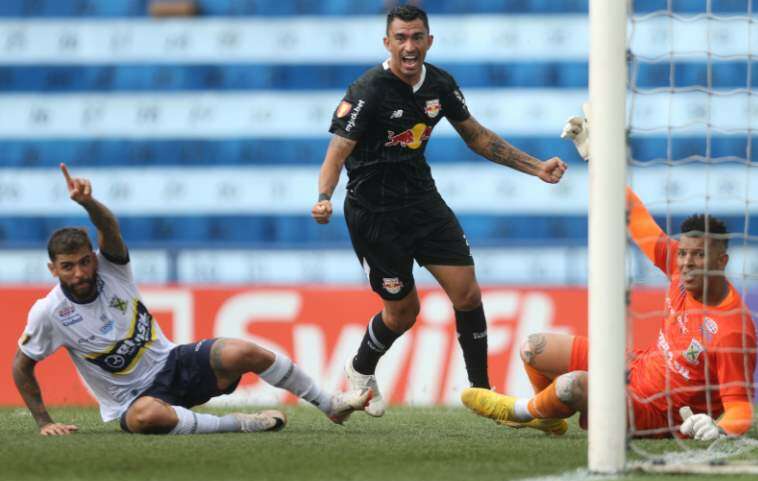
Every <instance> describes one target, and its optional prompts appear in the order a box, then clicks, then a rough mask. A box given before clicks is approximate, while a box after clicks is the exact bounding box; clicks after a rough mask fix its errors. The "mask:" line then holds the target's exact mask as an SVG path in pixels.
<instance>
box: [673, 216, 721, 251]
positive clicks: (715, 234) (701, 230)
mask: <svg viewBox="0 0 758 481" xmlns="http://www.w3.org/2000/svg"><path fill="white" fill-rule="evenodd" d="M681 232H682V235H686V236H689V237H702V236H703V235H708V236H709V237H710V238H711V239H713V240H714V241H716V242H720V243H721V245H722V246H723V247H724V250H726V249H727V247H729V232H728V231H727V229H726V223H724V221H722V220H720V219H717V218H716V217H713V216H710V215H707V214H694V215H691V216H689V217H687V218H686V219H684V221H683V222H682V227H681Z"/></svg>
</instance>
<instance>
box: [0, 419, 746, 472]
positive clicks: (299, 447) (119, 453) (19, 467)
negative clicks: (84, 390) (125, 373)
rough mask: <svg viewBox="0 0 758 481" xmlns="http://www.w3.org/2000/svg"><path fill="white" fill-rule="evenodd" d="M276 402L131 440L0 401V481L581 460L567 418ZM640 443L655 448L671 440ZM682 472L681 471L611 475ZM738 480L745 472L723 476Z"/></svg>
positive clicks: (579, 464) (463, 467)
mask: <svg viewBox="0 0 758 481" xmlns="http://www.w3.org/2000/svg"><path fill="white" fill-rule="evenodd" d="M283 410H284V411H285V412H286V413H287V415H288V416H289V425H288V426H287V428H286V429H285V430H283V431H281V432H278V433H262V434H217V435H195V436H140V435H128V434H124V433H121V432H120V431H119V429H118V426H117V425H116V423H109V424H103V423H101V422H100V418H99V415H98V413H97V411H96V410H95V409H76V408H67V409H53V410H52V415H53V417H54V419H56V420H58V421H60V422H71V423H74V424H77V425H78V426H79V427H80V432H79V433H77V434H75V435H72V436H66V437H42V436H39V435H38V434H37V431H36V429H35V428H34V423H33V421H32V419H31V417H30V416H29V414H28V413H27V412H26V411H25V410H23V409H8V408H5V409H0V479H2V480H14V481H23V480H46V481H52V480H55V481H64V480H97V481H111V480H130V481H131V480H139V481H151V480H155V481H159V480H160V481H171V480H182V481H189V480H208V481H216V480H256V481H265V480H277V481H288V480H314V481H315V480H330V481H334V480H360V481H400V480H424V481H443V480H451V481H453V480H455V481H459V480H508V479H524V478H533V477H540V476H549V475H562V474H566V475H567V477H566V479H577V477H576V470H577V469H580V468H583V467H585V465H586V462H587V454H586V449H587V436H586V434H585V433H584V432H583V431H581V430H580V429H579V428H578V427H577V426H576V421H575V420H571V422H570V425H571V429H570V430H569V432H568V433H567V434H566V435H565V436H563V437H560V438H555V437H547V436H545V435H543V434H542V433H540V432H537V431H532V430H513V429H507V428H503V427H500V426H497V425H496V424H495V423H493V422H491V421H489V420H486V419H482V418H478V417H476V416H474V415H473V414H471V413H469V412H467V411H466V410H464V409H462V408H410V407H404V408H401V407H394V408H392V409H390V410H388V412H387V414H386V415H385V416H384V417H383V418H380V419H373V418H369V417H368V416H366V415H365V414H363V413H356V414H354V415H353V417H352V418H351V419H350V420H349V421H348V422H347V423H346V424H345V426H344V427H341V426H336V425H333V424H332V423H331V422H329V421H328V420H327V419H326V418H325V417H324V416H323V415H322V414H321V413H320V412H319V411H317V410H316V409H313V408H311V407H308V406H298V407H293V406H286V407H284V408H283ZM211 411H213V412H219V413H220V412H222V411H221V410H211ZM646 443H653V444H652V445H651V446H650V447H653V448H656V447H665V445H666V444H665V443H671V441H647V442H646ZM756 455H757V456H758V454H756ZM572 473H574V476H571V474H572ZM685 478H686V479H689V478H690V477H689V476H685V477H682V476H678V477H672V476H668V477H667V476H661V475H657V476H651V475H631V476H630V475H627V476H624V477H623V478H619V479H623V480H635V479H645V480H655V479H669V480H670V479H685ZM692 478H695V477H694V476H693V477H692ZM699 478H700V479H709V477H699ZM605 479H607V478H605ZM741 479H745V480H747V479H751V478H750V477H748V476H744V477H743V476H733V477H729V480H730V481H731V480H741Z"/></svg>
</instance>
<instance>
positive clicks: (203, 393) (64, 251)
mask: <svg viewBox="0 0 758 481" xmlns="http://www.w3.org/2000/svg"><path fill="white" fill-rule="evenodd" d="M61 171H62V173H63V176H64V178H65V180H66V185H67V187H68V191H69V195H70V197H71V199H72V200H74V201H75V202H77V203H79V204H80V205H81V206H82V207H84V209H85V210H86V211H87V213H88V214H89V216H90V220H92V223H93V224H94V225H95V227H96V228H97V231H98V237H99V241H100V250H99V251H94V250H93V249H92V243H91V241H90V240H89V237H88V235H87V232H86V231H85V230H84V229H79V228H70V227H67V228H63V229H59V230H57V231H56V232H54V233H53V235H52V236H51V237H50V240H49V242H48V255H49V257H50V262H49V264H48V267H49V269H50V272H51V274H52V275H53V276H54V277H56V278H58V281H59V283H58V285H57V286H56V287H54V288H53V289H52V290H51V291H50V292H49V293H48V294H47V296H45V297H44V298H43V299H39V300H38V301H37V302H36V303H35V304H34V306H33V307H32V309H31V310H30V312H29V317H28V321H27V325H26V327H25V329H24V333H23V335H22V336H21V338H20V339H19V341H18V352H17V353H16V357H15V358H14V361H13V378H14V381H15V382H16V386H17V387H18V390H19V392H20V394H21V396H22V398H23V399H24V402H25V403H26V405H27V406H28V407H29V410H30V412H31V413H32V416H33V417H34V420H35V421H36V422H37V425H38V426H39V429H40V434H43V435H63V434H69V433H72V432H74V431H76V430H77V427H76V426H74V425H71V424H63V423H56V422H53V420H52V418H51V417H50V415H49V414H48V412H47V408H46V407H45V405H44V403H43V402H42V394H41V392H40V389H39V385H38V383H37V379H36V377H35V374H34V368H35V365H36V364H37V363H38V362H39V361H41V360H43V359H44V358H46V357H47V356H49V355H51V354H52V353H53V352H55V351H56V350H58V349H59V348H61V347H65V348H66V349H67V350H68V353H69V355H70V357H71V359H72V360H73V362H74V364H75V365H76V368H77V370H78V371H79V374H81V376H82V378H83V379H84V381H85V382H86V383H87V385H88V386H89V387H90V390H91V391H92V393H93V394H94V396H95V398H97V400H98V403H99V404H100V414H101V417H102V418H103V420H104V421H111V420H115V419H120V420H121V426H122V428H123V429H124V430H125V431H129V432H136V433H155V434H158V433H162V434H165V433H172V434H192V433H209V432H231V431H242V432H258V431H275V430H278V429H281V428H282V427H284V425H285V424H286V422H287V418H286V416H285V415H284V414H283V413H281V412H280V411H276V410H269V411H263V412H259V413H252V414H247V413H235V414H230V415H227V416H214V415H212V414H199V413H195V412H193V411H191V410H190V409H189V408H191V407H192V406H197V405H200V404H203V403H205V402H207V401H208V400H210V399H211V398H212V397H214V396H218V395H221V394H228V393H231V392H232V391H234V389H235V388H236V387H237V384H238V383H239V381H240V378H241V376H242V375H244V374H246V373H254V374H257V375H258V376H260V377H261V378H262V379H263V380H264V381H266V382H267V383H269V384H271V385H273V386H276V387H279V388H282V389H286V390H287V391H289V392H291V393H293V394H295V395H296V396H298V397H300V398H301V399H305V400H306V401H308V402H310V403H311V404H313V405H314V406H316V407H317V408H318V409H320V410H321V411H323V412H324V414H326V415H327V416H328V417H329V418H330V419H331V420H332V421H334V422H335V423H338V424H341V423H342V422H343V421H344V420H345V419H347V417H348V416H349V415H350V413H351V412H352V411H354V410H358V409H363V408H364V407H365V406H366V404H367V403H368V401H369V399H370V398H371V394H372V393H371V391H370V390H368V389H364V390H361V391H352V392H347V393H340V394H337V395H331V394H328V393H326V392H324V391H322V390H321V389H320V388H319V387H318V386H317V385H316V384H315V383H314V382H313V380H312V379H311V378H310V377H309V376H308V375H307V374H305V372H303V371H302V370H301V369H300V368H299V367H297V366H296V365H295V364H293V363H292V361H290V360H289V359H288V358H287V357H286V356H283V355H280V354H275V353H273V352H270V351H268V350H266V349H263V348H262V347H260V346H257V345H255V344H253V343H250V342H246V341H242V340H237V339H205V340H202V341H200V342H197V343H192V344H184V345H180V346H175V345H174V344H173V343H172V342H171V341H169V340H168V339H167V338H166V337H165V336H164V335H163V332H162V331H161V329H160V326H159V325H158V323H157V322H155V319H153V317H152V316H151V315H150V312H149V311H148V309H147V306H145V305H144V304H143V302H142V299H141V296H140V294H139V291H138V289H137V284H136V282H135V280H134V278H133V275H132V269H131V264H130V259H129V252H128V250H127V248H126V244H125V243H124V240H123V239H122V237H121V231H120V229H119V227H118V222H117V220H116V218H115V216H114V215H113V214H112V213H111V212H110V210H108V209H107V208H106V207H105V206H104V205H103V204H101V203H100V202H98V201H97V200H95V198H94V197H93V196H92V186H91V184H90V182H89V180H87V179H81V178H72V177H71V176H70V175H69V173H68V169H67V168H66V166H65V165H63V164H61Z"/></svg>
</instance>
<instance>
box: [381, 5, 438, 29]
mask: <svg viewBox="0 0 758 481" xmlns="http://www.w3.org/2000/svg"><path fill="white" fill-rule="evenodd" d="M396 18H399V19H400V20H402V21H404V22H411V21H413V20H416V19H417V18H420V19H421V21H422V22H424V27H425V28H426V31H427V33H428V32H429V17H428V16H427V15H426V12H425V11H423V10H421V9H420V8H418V7H417V6H415V5H398V6H397V7H395V8H393V9H392V10H390V11H389V12H388V13H387V33H390V24H391V23H392V21H393V20H394V19H396Z"/></svg>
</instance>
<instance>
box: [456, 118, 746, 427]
mask: <svg viewBox="0 0 758 481" xmlns="http://www.w3.org/2000/svg"><path fill="white" fill-rule="evenodd" d="M562 137H564V138H569V139H571V140H573V141H574V143H575V144H576V146H577V150H579V153H580V154H581V155H582V157H583V158H584V159H585V160H589V128H588V122H587V120H586V119H584V118H581V117H573V118H571V119H569V121H568V123H567V124H566V126H565V127H564V130H563V134H562ZM626 198H627V211H628V217H629V221H628V222H629V225H628V229H629V233H630V234H631V237H632V239H633V240H634V242H635V243H636V244H637V245H638V246H639V248H640V249H641V250H642V252H643V253H644V254H645V255H646V256H647V257H648V258H649V259H650V260H651V261H652V262H653V263H654V264H655V265H656V267H658V268H659V269H661V270H662V271H663V272H664V273H665V274H666V276H667V277H668V279H669V281H670V283H669V287H668V291H667V293H666V304H665V312H664V318H663V322H662V323H661V324H660V325H659V326H658V329H659V330H658V337H657V342H656V343H655V344H654V345H652V346H649V347H648V348H646V349H641V350H638V351H635V352H634V353H633V354H634V355H633V356H632V361H631V362H630V364H629V366H628V383H627V385H628V386H627V403H628V423H629V425H630V429H631V430H632V431H633V432H634V433H635V435H638V436H647V437H662V436H670V435H671V434H672V431H673V430H674V429H672V426H673V425H679V431H680V432H681V434H682V435H684V436H687V437H691V438H695V439H700V440H713V439H716V438H718V437H720V436H722V435H741V434H744V433H745V432H746V431H747V430H748V429H749V428H750V426H751V423H752V419H753V404H752V402H751V398H752V393H753V389H752V388H753V384H752V383H753V375H754V371H755V365H756V341H755V338H756V333H755V326H754V324H753V320H752V318H751V316H750V311H749V309H748V308H747V306H746V305H745V303H744V302H743V300H742V298H741V297H740V295H739V293H738V292H737V290H736V289H735V288H734V287H733V286H732V284H731V283H730V282H729V281H728V280H727V278H726V277H725V275H724V269H725V268H726V264H727V262H728V261H729V255H728V254H727V247H728V242H729V240H728V234H727V230H726V226H725V225H724V223H723V222H721V221H719V220H717V219H716V218H714V217H711V216H709V215H702V214H701V215H693V216H691V217H689V218H687V219H686V220H685V221H684V222H683V223H682V226H681V236H680V237H679V239H678V240H675V239H672V238H670V237H669V236H668V235H666V233H665V232H663V230H661V228H660V227H659V226H658V225H657V224H656V222H655V220H654V219H653V217H652V216H651V215H650V213H649V212H648V211H647V209H646V208H645V206H644V205H643V204H642V202H641V201H640V199H639V198H638V197H637V196H636V195H635V193H634V192H633V191H632V190H631V189H630V188H628V187H627V191H626ZM651 328H652V326H651ZM587 353H588V345H587V338H586V337H582V336H571V335H566V334H549V333H541V334H532V335H530V336H529V337H528V339H527V340H526V341H525V342H524V343H523V345H522V346H521V359H522V360H523V361H524V368H525V369H526V372H527V375H528V376H529V380H530V381H531V383H532V386H533V388H534V391H535V396H534V397H532V398H530V399H526V398H516V397H513V396H505V395H502V394H498V393H495V392H493V391H489V390H484V389H476V388H470V389H466V390H464V392H463V395H462V400H463V403H464V404H465V405H466V406H467V407H469V408H470V409H471V410H473V411H474V412H476V413H477V414H480V415H482V416H486V417H489V418H491V419H494V420H495V421H497V422H498V423H500V424H505V425H507V426H510V427H515V428H523V427H531V428H535V429H539V430H541V431H544V432H546V433H549V434H558V435H560V434H563V433H565V432H566V429H567V424H566V421H565V419H564V418H567V417H569V416H571V415H573V414H574V413H575V412H577V411H579V412H580V413H581V416H580V425H581V426H582V427H583V428H586V419H587V381H588V375H587ZM680 410H681V413H680ZM693 411H694V412H695V413H696V414H694V415H690V413H691V412H693ZM683 418H686V419H683Z"/></svg>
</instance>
